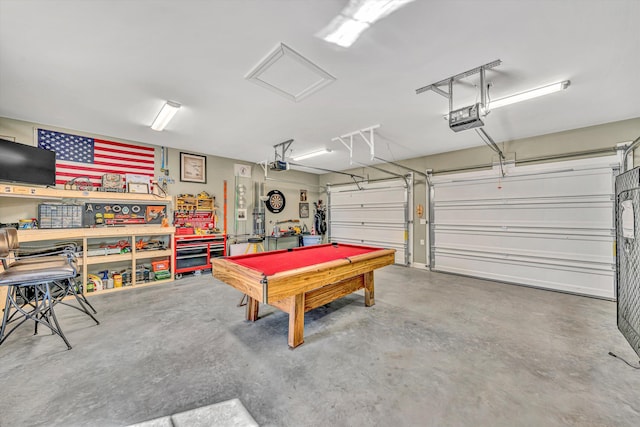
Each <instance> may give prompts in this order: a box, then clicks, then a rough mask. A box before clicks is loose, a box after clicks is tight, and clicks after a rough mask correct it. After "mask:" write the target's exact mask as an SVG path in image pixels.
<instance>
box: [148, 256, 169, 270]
mask: <svg viewBox="0 0 640 427" xmlns="http://www.w3.org/2000/svg"><path fill="white" fill-rule="evenodd" d="M151 269H152V270H153V272H154V273H155V272H158V271H167V270H169V260H168V259H163V260H160V261H152V262H151Z"/></svg>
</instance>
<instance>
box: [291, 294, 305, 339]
mask: <svg viewBox="0 0 640 427" xmlns="http://www.w3.org/2000/svg"><path fill="white" fill-rule="evenodd" d="M287 305H288V306H289V307H288V312H289V347H291V348H296V347H297V346H299V345H300V344H302V343H304V293H302V294H298V295H294V296H292V297H289V298H287Z"/></svg>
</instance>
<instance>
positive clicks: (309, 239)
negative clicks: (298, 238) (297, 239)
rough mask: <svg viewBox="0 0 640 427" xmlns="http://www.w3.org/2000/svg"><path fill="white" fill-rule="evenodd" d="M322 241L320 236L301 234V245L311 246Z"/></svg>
mask: <svg viewBox="0 0 640 427" xmlns="http://www.w3.org/2000/svg"><path fill="white" fill-rule="evenodd" d="M320 243H322V236H312V235H308V236H307V235H304V236H302V246H313V245H319V244H320Z"/></svg>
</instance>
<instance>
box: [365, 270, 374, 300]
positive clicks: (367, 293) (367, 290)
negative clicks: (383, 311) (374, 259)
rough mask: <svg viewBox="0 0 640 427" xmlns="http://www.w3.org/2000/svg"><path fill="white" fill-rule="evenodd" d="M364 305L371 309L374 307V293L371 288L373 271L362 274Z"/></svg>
mask: <svg viewBox="0 0 640 427" xmlns="http://www.w3.org/2000/svg"><path fill="white" fill-rule="evenodd" d="M363 276H364V305H365V307H371V306H372V305H375V303H376V299H375V292H374V287H373V271H369V272H368V273H364V275H363Z"/></svg>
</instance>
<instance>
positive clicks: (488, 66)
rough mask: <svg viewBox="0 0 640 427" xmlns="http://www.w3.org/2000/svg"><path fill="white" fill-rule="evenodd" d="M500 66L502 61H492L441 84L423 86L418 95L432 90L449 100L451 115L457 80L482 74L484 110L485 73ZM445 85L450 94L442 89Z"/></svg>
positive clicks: (481, 96)
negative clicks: (454, 84)
mask: <svg viewBox="0 0 640 427" xmlns="http://www.w3.org/2000/svg"><path fill="white" fill-rule="evenodd" d="M500 64H502V61H501V60H499V59H496V60H495V61H491V62H489V63H487V64H484V65H481V66H479V67H476V68H472V69H471V70H468V71H465V72H464V73H460V74H456V75H455V76H451V77H449V78H447V79H444V80H440V81H439V82H436V83H432V84H430V85H428V86H423V87H421V88H418V89H416V95H420V94H421V93H422V92H426V91H428V90H432V91H434V92H435V93H437V94H439V95H442V96H444V97H445V98H447V99H448V100H449V113H451V111H453V83H454V82H456V81H457V80H461V79H464V78H466V77H469V76H472V75H474V74H478V73H480V104H481V105H482V108H483V109H484V108H486V106H487V90H486V87H485V83H484V80H485V71H486V70H490V69H492V68H495V67H497V66H498V65H500ZM444 85H447V86H448V88H449V91H448V92H446V91H444V90H442V89H441V88H440V86H444Z"/></svg>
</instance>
